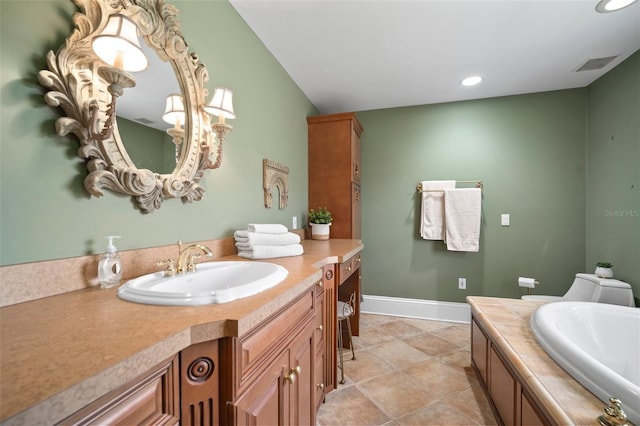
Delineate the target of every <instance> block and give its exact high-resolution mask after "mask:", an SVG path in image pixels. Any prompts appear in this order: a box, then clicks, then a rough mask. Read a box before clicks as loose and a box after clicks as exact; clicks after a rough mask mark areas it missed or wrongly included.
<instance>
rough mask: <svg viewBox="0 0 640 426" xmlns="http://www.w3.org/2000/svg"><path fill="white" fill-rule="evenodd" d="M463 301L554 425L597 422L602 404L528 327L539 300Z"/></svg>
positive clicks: (471, 299)
mask: <svg viewBox="0 0 640 426" xmlns="http://www.w3.org/2000/svg"><path fill="white" fill-rule="evenodd" d="M467 301H468V302H469V304H470V305H471V308H472V309H473V311H474V312H475V314H476V315H477V316H478V317H479V318H480V319H481V320H482V323H483V325H484V326H485V329H486V331H487V332H488V333H490V334H491V337H492V339H493V340H494V341H495V342H496V343H497V344H498V345H499V346H500V349H501V350H502V351H503V353H504V354H505V355H506V356H507V357H508V358H509V362H510V364H511V365H512V366H513V368H514V369H516V370H517V372H518V374H520V375H521V377H523V378H525V381H526V384H527V387H528V388H529V389H530V390H531V391H532V392H533V393H535V396H536V397H537V398H539V400H540V401H543V402H544V406H545V409H546V411H548V412H549V413H550V414H551V415H552V416H553V418H554V419H555V420H556V422H557V424H575V425H597V424H598V421H597V420H596V419H597V417H598V416H599V415H600V414H602V408H603V407H604V406H605V405H606V404H605V403H603V402H602V401H600V400H599V399H598V398H597V397H596V396H595V395H593V394H592V393H591V392H589V390H587V389H586V388H585V387H583V386H582V385H581V384H580V383H578V382H577V381H576V380H575V379H574V378H573V377H571V376H570V375H569V374H568V373H567V372H565V371H564V370H563V369H562V368H561V367H560V366H559V365H558V364H556V362H555V361H553V359H551V357H550V356H549V355H547V353H546V352H545V351H544V349H542V347H541V346H540V345H538V343H537V342H536V340H535V337H534V336H533V333H532V332H531V330H530V328H529V320H530V318H531V314H533V311H535V309H536V308H537V307H538V306H540V305H542V304H543V302H533V301H525V300H520V299H503V298H494V297H476V296H470V297H468V298H467ZM622 402H623V404H624V403H625V401H622Z"/></svg>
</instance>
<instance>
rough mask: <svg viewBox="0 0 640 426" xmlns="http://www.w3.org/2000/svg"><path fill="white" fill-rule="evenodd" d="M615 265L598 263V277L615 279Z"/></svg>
mask: <svg viewBox="0 0 640 426" xmlns="http://www.w3.org/2000/svg"><path fill="white" fill-rule="evenodd" d="M611 268H613V265H612V264H611V262H598V263H596V275H597V276H599V277H600V278H613V270H612V269H611Z"/></svg>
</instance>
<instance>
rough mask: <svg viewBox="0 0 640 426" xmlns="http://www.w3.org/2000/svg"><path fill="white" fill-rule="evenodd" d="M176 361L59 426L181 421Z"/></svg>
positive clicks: (175, 359) (92, 405) (118, 390)
mask: <svg viewBox="0 0 640 426" xmlns="http://www.w3.org/2000/svg"><path fill="white" fill-rule="evenodd" d="M178 380H179V379H178V357H177V356H176V357H174V358H172V359H170V360H168V361H167V362H165V363H163V364H160V365H159V366H157V367H155V368H154V369H152V370H151V372H150V373H148V374H147V375H146V376H144V377H142V378H138V379H136V380H134V381H132V382H130V383H128V384H126V385H124V386H122V387H121V388H120V389H117V390H115V391H113V392H111V393H108V394H107V395H105V396H103V397H102V398H100V399H98V400H97V401H95V402H93V403H92V404H89V405H88V406H86V407H85V408H83V409H82V410H80V411H78V412H77V413H75V414H74V415H72V416H71V417H68V418H67V419H65V420H63V421H62V422H60V423H58V424H59V425H104V424H124V425H126V424H167V425H168V424H172V425H177V424H178V423H179V421H180V406H179V398H180V396H179V392H180V391H179V385H178Z"/></svg>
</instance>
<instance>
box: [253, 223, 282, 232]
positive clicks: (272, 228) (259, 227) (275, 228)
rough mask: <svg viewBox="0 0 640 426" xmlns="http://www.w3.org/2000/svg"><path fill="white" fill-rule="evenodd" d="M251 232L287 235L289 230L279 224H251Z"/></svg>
mask: <svg viewBox="0 0 640 426" xmlns="http://www.w3.org/2000/svg"><path fill="white" fill-rule="evenodd" d="M247 228H249V231H251V232H259V233H261V234H286V233H287V232H289V229H288V228H287V227H286V226H284V225H280V224H279V223H250V224H249V226H248V227H247Z"/></svg>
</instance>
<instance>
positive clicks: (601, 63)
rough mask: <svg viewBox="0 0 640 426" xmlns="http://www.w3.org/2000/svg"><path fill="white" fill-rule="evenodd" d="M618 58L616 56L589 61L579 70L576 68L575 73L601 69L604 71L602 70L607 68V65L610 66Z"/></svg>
mask: <svg viewBox="0 0 640 426" xmlns="http://www.w3.org/2000/svg"><path fill="white" fill-rule="evenodd" d="M617 57H618V55H616V56H607V57H606V58H594V59H587V60H586V61H585V62H584V63H583V64H582V65H580V66H579V67H578V68H576V69H575V70H573V71H574V72H580V71H594V70H599V69H602V68H604V67H606V66H607V65H609V63H610V62H611V61H613V60H614V59H615V58H617Z"/></svg>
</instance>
